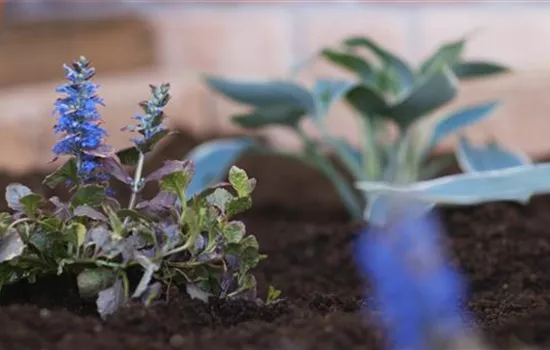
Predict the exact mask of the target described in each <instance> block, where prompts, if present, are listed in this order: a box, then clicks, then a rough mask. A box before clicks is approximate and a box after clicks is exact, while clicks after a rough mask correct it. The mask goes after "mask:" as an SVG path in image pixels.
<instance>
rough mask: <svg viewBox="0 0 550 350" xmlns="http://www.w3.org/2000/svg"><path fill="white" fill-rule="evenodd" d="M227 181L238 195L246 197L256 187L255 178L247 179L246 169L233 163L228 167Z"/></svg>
mask: <svg viewBox="0 0 550 350" xmlns="http://www.w3.org/2000/svg"><path fill="white" fill-rule="evenodd" d="M229 183H230V184H231V186H233V188H234V189H235V191H237V195H238V196H239V197H248V196H250V194H251V193H252V191H254V187H256V179H249V178H248V175H247V174H246V171H244V170H243V169H241V168H239V167H237V166H235V165H233V166H232V167H231V169H229Z"/></svg>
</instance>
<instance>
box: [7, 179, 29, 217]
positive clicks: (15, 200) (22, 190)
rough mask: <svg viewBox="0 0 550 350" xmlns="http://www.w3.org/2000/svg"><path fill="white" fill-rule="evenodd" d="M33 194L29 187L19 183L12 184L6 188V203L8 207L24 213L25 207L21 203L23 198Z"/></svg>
mask: <svg viewBox="0 0 550 350" xmlns="http://www.w3.org/2000/svg"><path fill="white" fill-rule="evenodd" d="M30 194H32V191H31V189H30V188H28V187H27V186H24V185H21V184H19V183H12V184H9V185H8V186H7V187H6V202H7V204H8V207H10V208H11V209H13V210H16V211H22V210H23V209H24V208H25V207H24V206H23V204H22V203H21V198H23V197H26V196H28V195H30Z"/></svg>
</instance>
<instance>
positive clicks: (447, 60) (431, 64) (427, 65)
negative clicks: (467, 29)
mask: <svg viewBox="0 0 550 350" xmlns="http://www.w3.org/2000/svg"><path fill="white" fill-rule="evenodd" d="M465 44H466V40H465V39H460V40H457V41H453V42H449V43H446V44H443V45H441V46H440V47H439V48H438V49H437V51H436V52H435V53H434V54H433V55H432V56H430V57H429V58H428V59H426V61H424V62H423V63H422V65H421V66H420V72H421V73H422V74H429V73H431V72H433V71H435V70H438V69H440V68H441V67H443V66H444V65H446V66H449V67H454V66H455V65H456V64H458V63H459V62H460V58H461V56H462V52H463V51H464V45H465Z"/></svg>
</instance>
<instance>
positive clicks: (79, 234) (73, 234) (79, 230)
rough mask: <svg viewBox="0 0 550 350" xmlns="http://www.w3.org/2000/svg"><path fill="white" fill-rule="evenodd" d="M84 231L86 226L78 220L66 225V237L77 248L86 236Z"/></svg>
mask: <svg viewBox="0 0 550 350" xmlns="http://www.w3.org/2000/svg"><path fill="white" fill-rule="evenodd" d="M86 231H87V229H86V226H84V225H83V224H81V223H78V222H73V223H72V224H70V225H69V227H67V232H66V234H67V239H68V241H69V242H71V243H73V244H74V245H75V246H76V247H77V248H80V247H81V246H82V244H83V243H84V240H85V238H86Z"/></svg>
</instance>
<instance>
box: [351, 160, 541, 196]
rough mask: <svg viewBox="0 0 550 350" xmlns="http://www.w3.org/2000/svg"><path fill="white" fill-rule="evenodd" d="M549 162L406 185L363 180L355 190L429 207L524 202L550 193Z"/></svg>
mask: <svg viewBox="0 0 550 350" xmlns="http://www.w3.org/2000/svg"><path fill="white" fill-rule="evenodd" d="M549 178H550V163H541V164H528V165H523V166H516V167H513V168H506V169H501V170H491V171H482V172H471V173H462V174H457V175H450V176H444V177H440V178H437V179H434V180H428V181H421V182H416V183H412V184H408V185H393V184H389V183H385V182H374V181H362V182H358V183H357V184H356V185H357V188H359V189H360V190H362V191H364V192H366V193H367V194H369V195H405V196H410V197H411V198H415V199H417V200H421V201H423V202H425V203H427V204H429V205H436V204H450V205H476V204H481V203H487V202H495V201H514V202H519V203H526V202H527V201H528V200H529V199H530V198H531V196H533V195H535V194H544V193H550V181H548V179H549Z"/></svg>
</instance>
